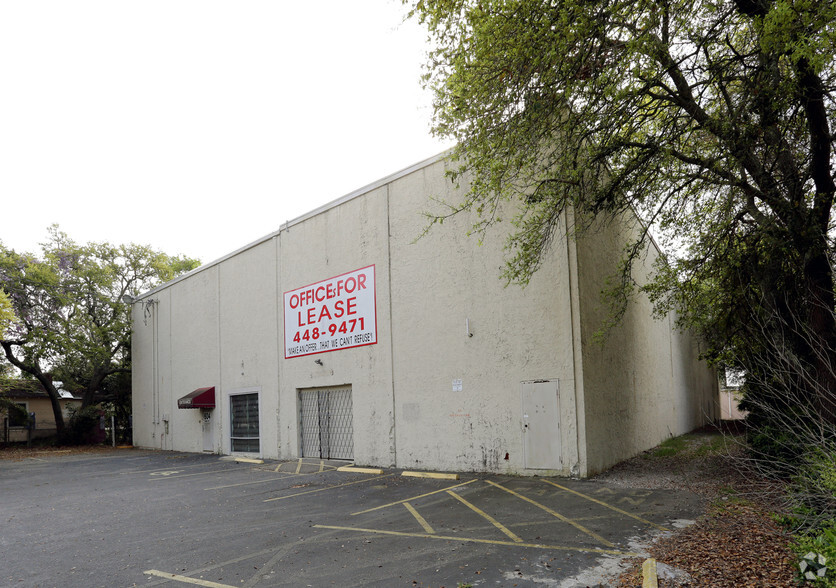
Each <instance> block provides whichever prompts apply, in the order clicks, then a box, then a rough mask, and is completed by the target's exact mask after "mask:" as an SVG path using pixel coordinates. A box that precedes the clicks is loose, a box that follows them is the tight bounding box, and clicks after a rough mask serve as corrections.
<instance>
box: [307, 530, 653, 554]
mask: <svg viewBox="0 0 836 588" xmlns="http://www.w3.org/2000/svg"><path fill="white" fill-rule="evenodd" d="M314 528H317V529H335V530H337V531H356V532H358V533H375V534H378V535H394V536H396V537H423V538H424V539H442V540H444V541H468V542H470V543H488V544H490V545H513V546H514V547H534V548H536V549H554V550H560V551H579V552H581V553H605V554H607V555H619V556H624V557H639V555H640V554H638V553H633V552H632V551H618V550H616V549H598V548H595V547H568V546H566V545H545V544H542V543H515V542H513V541H497V540H495V539H475V538H473V537H458V536H448V535H430V534H429V533H426V534H425V533H402V532H400V531H383V530H380V529H364V528H361V527H335V526H332V525H314Z"/></svg>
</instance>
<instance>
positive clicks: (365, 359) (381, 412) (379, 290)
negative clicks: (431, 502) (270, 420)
mask: <svg viewBox="0 0 836 588" xmlns="http://www.w3.org/2000/svg"><path fill="white" fill-rule="evenodd" d="M387 215H388V202H387V188H386V186H383V187H380V188H377V189H375V190H372V191H370V192H368V193H366V194H362V195H360V196H358V197H357V198H354V199H351V200H349V201H348V202H345V203H344V204H341V205H340V206H337V207H334V208H330V209H328V210H326V211H324V212H322V213H321V214H318V215H316V216H314V217H312V218H310V219H308V220H306V221H304V222H303V223H300V224H297V225H294V226H292V227H290V229H289V230H287V231H282V232H281V233H280V236H279V250H280V254H279V255H280V262H279V263H280V276H281V277H280V280H279V282H280V284H281V290H282V292H285V291H289V290H294V289H296V288H300V287H302V286H306V285H308V284H312V283H314V282H318V281H320V280H324V279H327V278H331V277H334V276H338V275H341V274H344V273H346V272H350V271H353V270H356V269H359V268H362V267H366V266H369V265H374V266H375V282H376V295H377V340H378V342H377V344H375V345H368V346H363V347H355V348H351V349H342V350H336V351H332V352H328V353H321V354H318V355H307V356H304V357H293V358H290V359H284V353H283V351H282V352H281V353H280V356H281V359H280V360H279V364H280V369H279V372H280V406H281V407H282V408H281V411H280V415H279V418H280V442H281V446H282V452H281V455H282V457H287V458H292V457H298V455H299V447H300V445H299V444H300V439H299V422H298V420H299V419H298V410H299V409H298V394H299V391H300V390H304V389H308V388H320V387H329V386H342V385H346V384H350V385H351V387H352V400H353V411H354V421H353V428H354V458H355V461H356V462H357V463H362V464H377V465H393V464H394V461H395V448H394V444H393V438H392V429H393V413H392V344H391V328H390V319H389V277H388V276H389V270H388V266H389V253H388V251H389V248H388V224H389V223H388V217H387ZM282 314H283V313H282ZM280 323H281V324H280V327H279V329H278V335H279V337H280V338H281V339H282V341H283V337H284V317H281V318H280ZM282 349H283V344H282ZM316 360H319V361H321V362H322V365H319V364H317V363H315V362H316Z"/></svg>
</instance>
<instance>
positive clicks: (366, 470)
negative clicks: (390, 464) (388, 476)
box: [337, 466, 383, 474]
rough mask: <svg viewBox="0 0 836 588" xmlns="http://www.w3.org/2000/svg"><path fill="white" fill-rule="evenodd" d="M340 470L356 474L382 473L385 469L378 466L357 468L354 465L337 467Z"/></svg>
mask: <svg viewBox="0 0 836 588" xmlns="http://www.w3.org/2000/svg"><path fill="white" fill-rule="evenodd" d="M337 471H338V472H354V473H355V474H382V473H383V470H381V469H378V468H356V467H354V466H342V467H339V468H337Z"/></svg>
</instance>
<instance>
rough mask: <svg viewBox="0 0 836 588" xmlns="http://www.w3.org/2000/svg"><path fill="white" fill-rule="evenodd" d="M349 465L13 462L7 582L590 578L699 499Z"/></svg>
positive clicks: (2, 491)
mask: <svg viewBox="0 0 836 588" xmlns="http://www.w3.org/2000/svg"><path fill="white" fill-rule="evenodd" d="M344 465H345V462H327V461H320V460H310V459H308V460H299V461H290V462H278V461H272V462H271V461H266V462H265V463H261V464H257V463H240V462H235V461H230V460H229V459H221V458H219V456H217V455H200V454H185V453H172V452H152V451H144V450H136V449H123V450H114V451H113V452H105V453H101V454H87V455H72V456H70V455H67V456H61V455H60V454H52V455H48V456H47V455H45V456H44V457H43V458H30V459H26V460H23V461H0V497H2V499H0V553H2V555H1V556H0V585H2V586H15V587H18V586H19V587H23V586H26V587H29V586H37V587H44V588H46V587H53V586H55V587H59V586H60V587H72V586H79V587H91V586H105V587H111V586H168V587H175V588H179V587H187V586H207V587H215V588H226V587H231V586H235V587H266V586H314V587H319V586H446V587H452V588H456V587H460V586H575V585H584V586H585V585H588V584H589V581H583V582H581V583H578V581H577V580H576V578H577V577H578V574H579V573H581V572H582V571H583V570H584V569H589V568H592V567H594V566H596V564H599V563H600V562H601V561H602V560H604V559H610V560H612V559H613V558H619V557H624V556H630V555H632V554H634V553H635V545H636V544H637V542H641V541H642V540H647V539H648V538H649V537H651V536H652V535H653V534H656V533H658V532H661V531H663V530H665V529H669V528H672V527H673V526H675V525H676V524H677V521H678V520H682V519H691V518H694V517H695V516H696V513H697V512H698V509H699V498H698V497H697V496H695V495H692V494H690V493H687V492H681V491H678V492H677V491H661V490H654V491H651V490H645V489H625V488H610V487H607V486H605V485H604V484H602V483H600V482H595V481H582V480H568V479H565V478H536V477H535V478H519V477H511V476H501V475H486V474H460V475H459V476H460V477H459V479H458V480H449V479H428V478H415V477H405V476H403V475H401V474H402V470H395V469H392V470H385V471H384V472H383V473H382V474H379V475H376V474H367V473H357V472H346V471H337V468H338V467H340V466H344ZM597 581H598V582H601V583H604V582H605V578H603V577H602V578H600V579H598V580H597Z"/></svg>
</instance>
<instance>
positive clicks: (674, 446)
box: [653, 435, 688, 457]
mask: <svg viewBox="0 0 836 588" xmlns="http://www.w3.org/2000/svg"><path fill="white" fill-rule="evenodd" d="M687 447H688V435H682V436H680V437H671V438H670V439H666V440H665V441H663V442H662V444H661V445H659V447H657V448H656V449H654V450H653V457H671V456H672V455H676V454H677V453H681V452H682V451H683V450H685V449H686V448H687Z"/></svg>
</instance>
